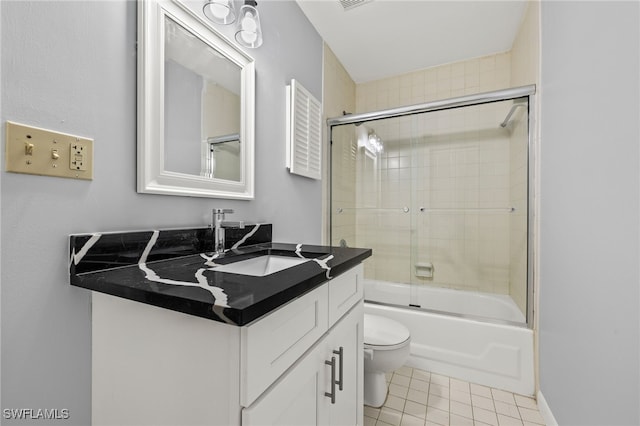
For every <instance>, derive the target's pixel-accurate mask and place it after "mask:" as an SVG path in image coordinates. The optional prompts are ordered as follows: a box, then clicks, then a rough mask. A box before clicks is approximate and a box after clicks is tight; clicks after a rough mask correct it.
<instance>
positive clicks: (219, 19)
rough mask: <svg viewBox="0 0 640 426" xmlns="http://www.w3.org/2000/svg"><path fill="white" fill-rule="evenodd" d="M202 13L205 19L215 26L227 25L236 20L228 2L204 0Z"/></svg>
mask: <svg viewBox="0 0 640 426" xmlns="http://www.w3.org/2000/svg"><path fill="white" fill-rule="evenodd" d="M202 12H203V13H204V16H206V17H207V19H209V20H210V21H212V22H215V23H216V24H222V25H229V24H231V23H233V22H234V21H235V20H236V13H235V11H234V9H233V4H232V3H231V1H230V0H206V1H205V2H204V7H203V8H202Z"/></svg>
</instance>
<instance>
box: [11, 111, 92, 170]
mask: <svg viewBox="0 0 640 426" xmlns="http://www.w3.org/2000/svg"><path fill="white" fill-rule="evenodd" d="M6 131H7V138H6V155H5V158H6V170H7V171H8V172H14V173H27V174H34V175H43V176H57V177H66V178H72V179H88V180H91V179H93V140H92V139H88V138H83V137H80V136H75V135H69V134H66V133H59V132H53V131H51V130H46V129H40V128H38V127H32V126H26V125H24V124H18V123H13V122H11V121H7V122H6Z"/></svg>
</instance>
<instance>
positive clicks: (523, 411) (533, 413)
mask: <svg viewBox="0 0 640 426" xmlns="http://www.w3.org/2000/svg"><path fill="white" fill-rule="evenodd" d="M518 410H520V417H521V418H522V420H524V421H527V422H530V423H536V424H539V425H543V424H544V419H543V418H542V416H541V415H540V412H539V411H538V410H532V409H530V408H524V407H518Z"/></svg>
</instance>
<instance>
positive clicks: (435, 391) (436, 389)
mask: <svg viewBox="0 0 640 426" xmlns="http://www.w3.org/2000/svg"><path fill="white" fill-rule="evenodd" d="M429 394H430V395H436V396H440V397H442V398H449V388H447V387H444V386H442V385H438V384H435V383H431V384H430V385H429Z"/></svg>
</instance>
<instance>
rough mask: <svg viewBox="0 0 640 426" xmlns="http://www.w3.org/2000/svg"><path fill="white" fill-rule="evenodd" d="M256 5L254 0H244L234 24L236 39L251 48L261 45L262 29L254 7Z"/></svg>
mask: <svg viewBox="0 0 640 426" xmlns="http://www.w3.org/2000/svg"><path fill="white" fill-rule="evenodd" d="M257 5H258V2H257V1H256V0H244V5H242V7H241V8H240V14H239V18H238V22H237V24H236V41H237V42H238V43H240V45H242V46H244V47H248V48H251V49H255V48H256V47H260V46H261V45H262V29H261V28H260V16H259V15H258V10H257V9H256V6H257Z"/></svg>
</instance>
